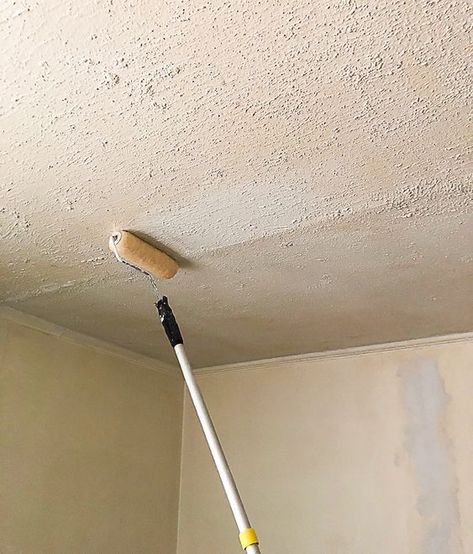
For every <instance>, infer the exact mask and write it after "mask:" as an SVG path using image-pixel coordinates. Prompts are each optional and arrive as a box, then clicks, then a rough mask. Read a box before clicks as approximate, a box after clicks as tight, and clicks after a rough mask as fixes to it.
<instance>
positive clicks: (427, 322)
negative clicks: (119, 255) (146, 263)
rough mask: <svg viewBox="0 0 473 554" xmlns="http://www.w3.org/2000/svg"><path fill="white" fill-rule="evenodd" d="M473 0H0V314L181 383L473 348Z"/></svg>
mask: <svg viewBox="0 0 473 554" xmlns="http://www.w3.org/2000/svg"><path fill="white" fill-rule="evenodd" d="M471 21H472V18H471V4H470V3H469V2H468V1H461V0H452V1H450V2H437V1H427V0H420V1H414V0H412V1H408V2H404V1H402V2H401V1H399V2H397V1H394V2H393V1H392V0H368V1H363V0H360V1H357V0H346V1H345V0H344V1H336V2H331V1H319V2H313V1H308V0H307V1H303V0H299V1H295V2H294V1H284V2H276V1H273V2H271V1H261V2H253V1H249V0H247V1H242V0H239V1H238V0H235V1H232V2H228V1H210V2H205V1H200V2H192V1H185V2H184V1H182V2H181V1H177V0H176V1H174V0H170V1H156V0H140V1H134V2H133V1H131V2H120V1H118V0H109V1H103V2H102V1H98V0H97V1H81V2H78V1H71V0H61V1H59V0H54V1H53V0H43V1H27V0H22V1H21V0H17V1H12V0H6V1H4V2H2V4H1V5H0V34H1V51H0V52H1V53H0V56H1V64H0V71H1V84H0V127H1V144H0V148H1V158H0V161H1V166H0V167H1V206H0V233H1V245H0V248H1V260H2V262H1V269H2V280H1V294H2V298H3V300H4V302H5V303H6V304H7V305H10V306H13V307H15V308H18V309H20V310H23V311H26V312H29V313H32V314H35V315H38V316H40V317H42V318H45V319H47V320H50V321H53V322H56V323H59V324H62V325H64V326H66V327H69V328H71V329H75V330H77V331H80V332H84V333H88V334H90V335H93V336H97V337H99V338H103V339H106V340H108V341H112V342H114V343H117V344H120V345H122V346H125V347H127V348H130V349H132V350H136V351H138V352H142V353H145V354H149V355H152V356H155V357H157V358H160V359H163V360H172V352H170V348H169V346H168V345H167V344H166V343H165V341H164V339H163V334H162V331H161V328H160V325H159V323H158V321H157V318H156V315H155V312H154V307H153V294H152V290H151V289H150V287H149V284H148V283H147V282H146V280H143V279H142V278H141V277H140V276H139V275H134V274H132V273H131V272H130V271H129V270H128V269H127V268H125V267H123V266H121V265H119V264H117V263H116V262H115V261H114V259H113V258H112V256H111V255H110V253H109V252H108V250H107V239H108V235H109V233H110V232H111V231H112V230H114V229H120V228H125V229H129V230H133V231H136V232H141V233H143V234H144V235H146V236H148V237H150V238H152V239H154V240H156V241H158V242H159V243H161V244H164V245H166V246H167V247H168V248H169V250H170V251H171V252H173V253H175V254H176V256H177V258H178V260H179V261H180V262H181V263H182V271H181V272H180V273H179V274H178V276H177V277H176V278H175V279H173V280H172V281H170V282H166V283H163V285H162V290H163V291H164V292H165V293H167V294H168V296H169V297H170V300H171V304H172V306H173V308H174V311H175V313H176V315H177V316H178V319H179V321H180V323H181V327H182V330H183V332H184V334H185V338H186V343H187V345H188V347H189V352H190V354H191V357H192V359H193V361H194V362H195V364H196V365H198V366H202V365H209V364H218V363H224V362H232V361H237V360H238V361H242V360H249V359H256V358H262V357H272V356H280V355H285V354H292V353H301V352H308V351H319V350H326V349H333V348H342V347H348V346H354V345H362V344H369V343H379V342H385V341H395V340H400V339H407V338H414V337H424V336H429V335H435V334H444V333H451V332H460V331H467V330H471V329H472V328H473V310H472V297H473V294H472V293H473V278H472V277H473V262H472V260H473V253H472V245H473V209H472V198H473V186H472V181H471V144H472V142H471V138H472V132H471V131H472V127H471V119H470V115H471V98H472V96H471V94H472V86H471V85H472V77H471V73H470V72H471V64H469V61H471V57H470V56H471V50H470V52H469V47H470V44H471V42H470V41H471V35H470V36H469V31H470V28H469V25H470V23H471Z"/></svg>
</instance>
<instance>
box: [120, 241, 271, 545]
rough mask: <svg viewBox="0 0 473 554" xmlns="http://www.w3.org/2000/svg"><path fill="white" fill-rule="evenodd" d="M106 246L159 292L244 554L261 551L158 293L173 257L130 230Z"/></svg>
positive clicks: (163, 310)
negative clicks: (141, 274) (159, 281)
mask: <svg viewBox="0 0 473 554" xmlns="http://www.w3.org/2000/svg"><path fill="white" fill-rule="evenodd" d="M109 248H110V250H111V251H112V252H113V253H114V254H115V257H116V258H117V260H118V261H119V262H122V263H124V264H126V265H127V266H129V267H131V268H133V269H135V270H138V271H140V272H141V273H143V274H145V275H146V276H147V277H148V278H149V279H150V280H151V283H152V285H153V288H154V289H155V291H156V293H157V295H158V301H157V302H156V303H155V306H156V308H157V310H158V314H159V318H160V320H161V324H162V326H163V328H164V331H165V333H166V336H167V338H168V340H169V342H170V344H171V346H172V347H173V349H174V353H175V355H176V358H177V361H178V363H179V366H180V368H181V371H182V375H183V377H184V380H185V383H186V386H187V389H188V391H189V395H190V397H191V400H192V403H193V405H194V408H195V411H196V414H197V417H198V419H199V422H200V425H201V427H202V431H203V433H204V436H205V439H206V441H207V444H208V446H209V450H210V453H211V455H212V458H213V460H214V462H215V466H216V468H217V471H218V474H219V476H220V480H221V482H222V485H223V489H224V491H225V494H226V496H227V499H228V502H229V504H230V508H231V510H232V513H233V517H234V518H235V522H236V524H237V527H238V531H239V538H240V544H241V546H242V548H243V550H245V551H246V552H247V554H260V549H259V541H258V537H257V536H256V532H255V530H254V529H253V528H252V527H251V525H250V522H249V519H248V515H247V513H246V510H245V507H244V506H243V502H242V500H241V497H240V493H239V492H238V489H237V486H236V483H235V479H234V477H233V475H232V472H231V470H230V467H229V465H228V462H227V459H226V457H225V454H224V452H223V449H222V446H221V444H220V440H219V438H218V435H217V432H216V430H215V427H214V424H213V422H212V419H211V417H210V413H209V410H208V408H207V406H206V404H205V400H204V398H203V396H202V393H201V391H200V389H199V386H198V385H197V382H196V380H195V377H194V374H193V372H192V368H191V365H190V363H189V360H188V358H187V354H186V351H185V349H184V341H183V338H182V335H181V332H180V329H179V325H178V324H177V321H176V318H175V317H174V314H173V311H172V309H171V306H170V305H169V303H168V299H167V297H166V296H161V295H160V294H159V290H158V286H157V284H156V279H171V278H172V277H174V275H175V274H176V273H177V271H178V269H179V266H178V265H177V263H176V261H175V260H173V259H172V258H171V257H170V256H168V255H167V254H165V253H164V252H162V251H161V250H159V249H157V248H154V247H153V246H151V245H150V244H148V243H147V242H145V241H143V240H141V239H140V238H138V237H137V236H136V235H134V234H133V233H130V232H129V231H117V232H114V233H113V234H112V235H111V237H110V240H109Z"/></svg>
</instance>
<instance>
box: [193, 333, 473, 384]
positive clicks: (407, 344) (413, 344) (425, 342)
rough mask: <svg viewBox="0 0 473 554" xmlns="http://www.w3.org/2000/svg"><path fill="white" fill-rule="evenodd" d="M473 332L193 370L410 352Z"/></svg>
mask: <svg viewBox="0 0 473 554" xmlns="http://www.w3.org/2000/svg"><path fill="white" fill-rule="evenodd" d="M472 341H473V331H471V332H466V333H454V334H451V335H440V336H434V337H425V338H420V339H409V340H405V341H398V342H387V343H382V344H370V345H366V346H354V347H352V348H341V349H339V350H326V351H324V352H311V353H309V354H294V355H292V356H280V357H278V358H267V359H263V360H250V361H249V362H237V363H234V364H223V365H215V366H208V367H201V368H197V369H195V370H194V372H195V373H197V374H199V375H209V374H213V373H221V372H222V373H225V372H228V371H246V370H248V371H251V370H256V369H265V368H268V367H274V366H282V365H286V364H289V363H294V362H297V363H310V362H312V361H315V360H330V359H334V358H349V357H354V356H362V355H366V354H373V353H377V352H392V351H395V350H411V349H414V348H422V347H429V346H441V345H444V344H453V343H458V342H472Z"/></svg>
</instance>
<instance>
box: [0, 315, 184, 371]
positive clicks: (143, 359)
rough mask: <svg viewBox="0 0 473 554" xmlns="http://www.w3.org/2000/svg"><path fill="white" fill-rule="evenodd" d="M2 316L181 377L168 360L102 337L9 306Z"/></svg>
mask: <svg viewBox="0 0 473 554" xmlns="http://www.w3.org/2000/svg"><path fill="white" fill-rule="evenodd" d="M0 318H2V319H5V320H8V321H12V322H14V323H17V324H18V325H21V326H23V327H28V328H30V329H35V330H36V331H41V332H42V333H45V334H47V335H51V336H54V337H60V338H62V339H64V340H66V341H68V342H71V343H74V344H78V345H80V346H86V347H88V348H92V349H93V350H97V351H99V352H105V353H107V354H111V355H112V356H117V357H119V358H124V359H125V360H128V361H129V362H131V363H133V364H136V365H139V366H141V367H144V368H146V369H150V370H152V371H157V372H158V373H163V374H165V375H169V376H172V377H179V378H181V375H180V372H179V371H177V368H175V367H174V366H172V365H171V364H167V363H166V362H162V361H161V360H158V359H156V358H151V357H150V356H145V355H143V354H138V353H137V352H133V351H132V350H128V349H127V348H123V347H122V346H118V345H116V344H113V343H111V342H107V341H104V340H102V339H97V338H95V337H92V336H90V335H86V334H84V333H79V332H77V331H72V330H71V329H68V328H66V327H62V325H58V324H56V323H52V322H50V321H47V320H45V319H42V318H40V317H36V316H34V315H31V314H27V313H25V312H22V311H20V310H16V309H15V308H11V307H9V306H0Z"/></svg>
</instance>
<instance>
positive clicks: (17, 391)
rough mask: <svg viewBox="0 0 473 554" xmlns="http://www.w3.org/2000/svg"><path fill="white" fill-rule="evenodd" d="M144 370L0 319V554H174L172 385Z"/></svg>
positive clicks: (176, 441)
mask: <svg viewBox="0 0 473 554" xmlns="http://www.w3.org/2000/svg"><path fill="white" fill-rule="evenodd" d="M145 365H146V364H143V363H141V360H138V361H134V360H133V358H130V359H127V357H126V356H123V355H116V354H114V353H113V352H106V351H104V350H101V349H98V348H95V347H93V346H91V345H87V344H86V345H81V344H78V342H77V341H75V340H71V339H70V338H67V339H66V338H63V337H61V336H58V333H52V334H51V333H49V332H44V331H41V330H37V329H36V330H35V329H32V328H30V327H29V326H25V325H23V324H18V323H15V322H13V321H9V320H0V378H1V381H0V495H1V496H0V552H1V553H2V554H13V553H14V554H20V553H21V554H65V553H67V554H75V553H76V554H89V553H90V554H92V553H100V554H106V553H110V554H112V553H113V554H120V553H122V554H132V553H133V554H146V553H153V554H156V553H158V554H159V553H163V554H170V553H172V552H175V551H176V531H177V510H178V490H179V465H180V437H181V432H180V431H181V421H182V383H181V381H180V379H178V378H177V372H176V376H171V375H167V374H165V373H163V372H159V371H156V370H153V369H150V367H145ZM157 369H158V370H159V368H157Z"/></svg>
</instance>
